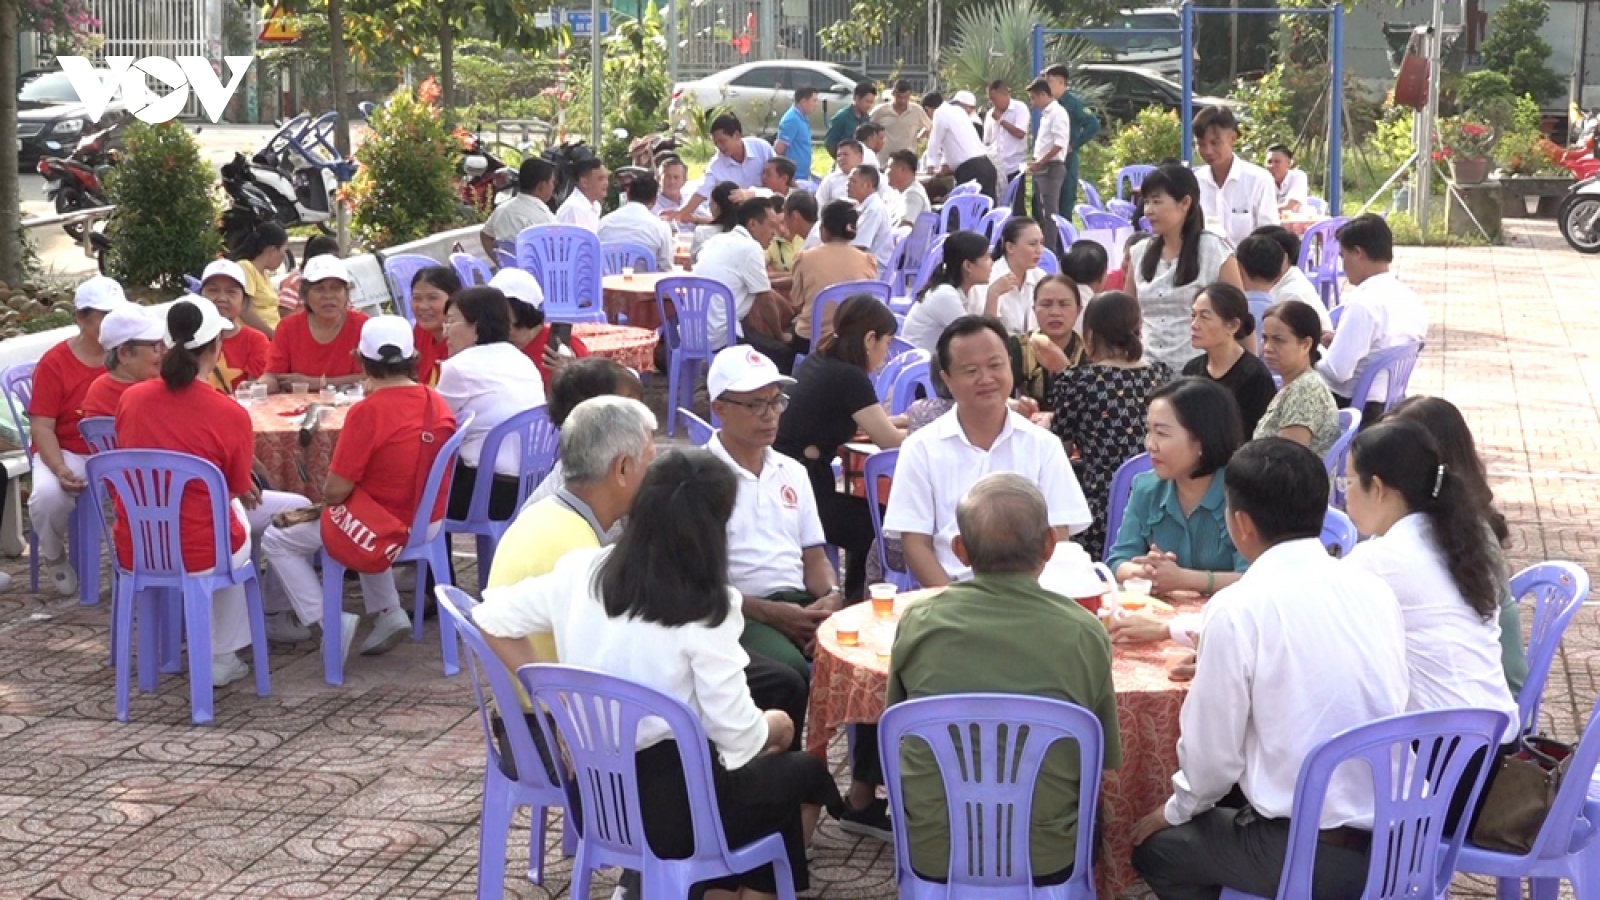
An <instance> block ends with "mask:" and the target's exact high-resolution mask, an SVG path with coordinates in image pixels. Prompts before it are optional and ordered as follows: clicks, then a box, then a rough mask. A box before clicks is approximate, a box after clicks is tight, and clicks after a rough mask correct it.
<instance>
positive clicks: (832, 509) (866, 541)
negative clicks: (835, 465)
mask: <svg viewBox="0 0 1600 900" xmlns="http://www.w3.org/2000/svg"><path fill="white" fill-rule="evenodd" d="M816 493H817V517H818V518H820V519H821V520H822V534H823V536H824V537H826V538H827V539H828V543H830V544H832V545H834V546H835V547H840V548H843V549H844V552H845V564H844V596H845V599H846V600H847V601H848V602H850V603H855V602H857V601H859V600H861V598H862V597H864V596H866V585H867V554H868V553H869V552H871V550H872V539H873V533H872V513H871V512H870V511H868V509H867V501H866V500H864V499H862V498H861V497H846V496H845V495H844V494H841V493H839V492H838V491H836V490H833V489H831V488H830V489H829V490H828V491H827V492H825V493H824V492H822V491H817V492H816Z"/></svg>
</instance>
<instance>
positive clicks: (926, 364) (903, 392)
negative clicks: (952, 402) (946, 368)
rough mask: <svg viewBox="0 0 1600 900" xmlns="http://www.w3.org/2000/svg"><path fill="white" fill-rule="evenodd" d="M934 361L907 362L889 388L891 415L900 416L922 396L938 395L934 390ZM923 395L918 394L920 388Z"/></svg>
mask: <svg viewBox="0 0 1600 900" xmlns="http://www.w3.org/2000/svg"><path fill="white" fill-rule="evenodd" d="M932 370H933V363H932V362H931V361H927V360H923V361H916V362H907V363H906V364H905V365H904V366H903V367H902V368H901V369H900V372H899V374H897V375H896V376H895V379H894V386H893V387H891V388H890V389H889V415H891V416H898V415H900V414H901V413H903V412H905V411H906V410H907V409H909V408H910V407H911V404H913V403H915V402H917V401H918V400H920V399H922V397H936V396H938V395H937V394H936V393H934V390H933V374H932ZM919 388H920V389H921V396H918V389H919Z"/></svg>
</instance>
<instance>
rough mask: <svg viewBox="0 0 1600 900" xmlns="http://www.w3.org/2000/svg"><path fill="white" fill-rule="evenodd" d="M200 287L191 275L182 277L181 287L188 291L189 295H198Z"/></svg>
mask: <svg viewBox="0 0 1600 900" xmlns="http://www.w3.org/2000/svg"><path fill="white" fill-rule="evenodd" d="M200 285H201V281H200V279H198V278H196V277H194V276H193V275H185V276H183V286H184V287H185V288H186V289H188V291H189V293H191V294H198V293H200Z"/></svg>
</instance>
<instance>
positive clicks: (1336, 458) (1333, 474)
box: [1322, 407, 1361, 509]
mask: <svg viewBox="0 0 1600 900" xmlns="http://www.w3.org/2000/svg"><path fill="white" fill-rule="evenodd" d="M1360 431H1361V410H1359V409H1356V408H1354V407H1352V408H1350V409H1341V410H1339V437H1338V438H1337V439H1336V440H1334V442H1333V445H1332V446H1330V447H1329V448H1328V452H1327V453H1325V454H1323V457H1322V464H1323V465H1324V466H1326V467H1327V469H1328V479H1329V481H1330V482H1332V489H1333V505H1334V506H1336V507H1338V508H1339V509H1344V492H1345V488H1346V487H1347V484H1346V475H1345V467H1346V465H1347V464H1348V457H1349V455H1350V442H1351V441H1354V440H1355V439H1356V434H1357V433H1358V432H1360Z"/></svg>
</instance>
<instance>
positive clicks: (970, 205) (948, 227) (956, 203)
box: [939, 194, 994, 234]
mask: <svg viewBox="0 0 1600 900" xmlns="http://www.w3.org/2000/svg"><path fill="white" fill-rule="evenodd" d="M992 209H994V201H993V200H990V199H989V198H988V197H987V196H985V195H983V194H962V195H961V196H959V197H958V196H956V195H955V194H951V195H950V196H949V197H946V198H945V201H944V205H943V206H941V207H940V208H939V233H940V234H950V233H951V232H955V231H979V230H980V229H981V228H982V222H983V217H984V216H987V215H988V214H989V211H990V210H992Z"/></svg>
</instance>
